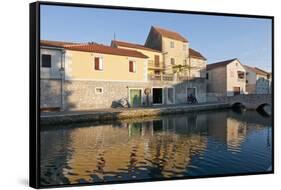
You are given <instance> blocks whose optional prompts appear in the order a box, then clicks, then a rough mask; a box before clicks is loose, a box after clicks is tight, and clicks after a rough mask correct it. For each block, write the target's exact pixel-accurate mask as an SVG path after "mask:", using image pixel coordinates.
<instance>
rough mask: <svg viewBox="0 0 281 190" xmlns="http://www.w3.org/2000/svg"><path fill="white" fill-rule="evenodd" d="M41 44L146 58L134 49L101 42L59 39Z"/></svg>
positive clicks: (44, 41)
mask: <svg viewBox="0 0 281 190" xmlns="http://www.w3.org/2000/svg"><path fill="white" fill-rule="evenodd" d="M41 45H42V46H51V47H61V48H65V49H69V50H75V51H85V52H95V53H103V54H111V55H120V56H128V57H138V58H148V57H147V56H146V55H144V54H142V53H141V52H138V51H135V50H127V49H121V48H113V47H110V46H105V45H101V44H95V43H94V44H85V43H73V42H61V41H48V40H41Z"/></svg>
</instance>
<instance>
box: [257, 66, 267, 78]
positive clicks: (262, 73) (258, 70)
mask: <svg viewBox="0 0 281 190" xmlns="http://www.w3.org/2000/svg"><path fill="white" fill-rule="evenodd" d="M254 69H255V70H256V73H257V74H259V75H266V76H268V75H270V73H269V72H266V71H264V70H262V69H260V68H258V67H254Z"/></svg>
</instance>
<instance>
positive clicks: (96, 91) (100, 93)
mask: <svg viewBox="0 0 281 190" xmlns="http://www.w3.org/2000/svg"><path fill="white" fill-rule="evenodd" d="M97 89H101V92H97ZM95 94H103V87H95Z"/></svg>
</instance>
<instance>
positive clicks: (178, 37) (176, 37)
mask: <svg viewBox="0 0 281 190" xmlns="http://www.w3.org/2000/svg"><path fill="white" fill-rule="evenodd" d="M152 28H154V30H155V31H157V32H158V33H159V34H160V35H162V36H164V37H167V38H171V39H174V40H179V41H182V42H188V41H187V39H186V38H184V37H183V36H182V35H180V34H179V33H177V32H173V31H170V30H167V29H163V28H159V27H155V26H152Z"/></svg>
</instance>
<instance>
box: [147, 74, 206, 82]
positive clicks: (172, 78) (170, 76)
mask: <svg viewBox="0 0 281 190" xmlns="http://www.w3.org/2000/svg"><path fill="white" fill-rule="evenodd" d="M205 79H206V78H203V77H187V76H176V75H174V74H159V75H156V74H149V75H148V80H153V81H186V80H205Z"/></svg>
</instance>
